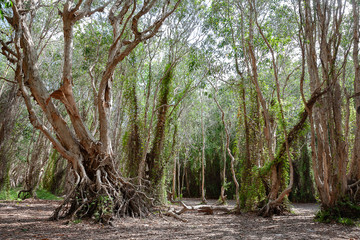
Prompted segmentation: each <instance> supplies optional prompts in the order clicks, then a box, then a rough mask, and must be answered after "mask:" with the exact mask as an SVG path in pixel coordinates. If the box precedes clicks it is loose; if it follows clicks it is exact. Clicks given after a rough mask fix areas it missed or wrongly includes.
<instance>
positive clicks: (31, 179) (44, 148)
mask: <svg viewBox="0 0 360 240" xmlns="http://www.w3.org/2000/svg"><path fill="white" fill-rule="evenodd" d="M33 134H35V133H33ZM49 151H50V144H49V143H48V141H47V139H46V137H45V136H44V135H43V134H42V133H40V134H39V135H38V137H37V140H36V142H35V143H34V145H33V147H32V153H31V157H30V159H28V162H27V172H26V177H25V184H24V190H22V191H20V192H19V194H18V196H19V197H21V192H27V193H29V195H30V197H36V189H37V187H38V185H39V183H40V180H41V177H42V175H43V171H44V169H43V167H44V165H45V164H46V162H47V160H48V158H49ZM21 198H22V197H21Z"/></svg>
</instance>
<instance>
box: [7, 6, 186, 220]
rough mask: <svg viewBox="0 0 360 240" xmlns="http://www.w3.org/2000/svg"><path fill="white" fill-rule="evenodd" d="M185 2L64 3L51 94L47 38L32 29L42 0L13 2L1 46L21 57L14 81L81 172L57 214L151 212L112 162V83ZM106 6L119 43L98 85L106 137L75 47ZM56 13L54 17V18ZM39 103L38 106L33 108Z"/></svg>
mask: <svg viewBox="0 0 360 240" xmlns="http://www.w3.org/2000/svg"><path fill="white" fill-rule="evenodd" d="M179 4H180V1H176V2H175V3H172V2H170V1H167V2H164V3H163V2H161V1H157V0H152V1H143V2H140V3H138V2H136V1H130V0H128V1H120V0H118V1H108V2H106V3H104V4H102V5H96V4H95V3H94V2H93V1H92V0H86V1H81V0H80V1H78V2H73V1H65V2H64V4H63V8H62V10H61V11H59V14H60V16H61V19H62V33H63V37H64V48H63V59H64V61H63V68H62V76H61V86H60V88H59V89H57V90H55V91H54V92H52V93H49V91H48V89H47V87H46V81H45V79H42V78H41V75H40V74H39V68H40V67H41V66H39V65H38V61H39V58H40V57H41V53H42V51H41V49H42V48H44V47H46V43H44V42H41V41H40V44H39V45H35V39H34V36H33V31H32V27H33V25H32V22H33V21H36V16H37V15H36V14H37V13H38V12H40V10H42V9H43V8H44V7H43V5H42V3H41V2H40V1H38V2H35V1H34V2H33V1H30V2H26V3H25V2H24V1H22V0H18V1H16V2H14V4H13V6H12V15H8V16H5V18H6V20H7V23H8V24H9V25H10V26H11V28H12V29H13V31H14V32H15V34H14V39H11V40H12V41H10V42H9V43H8V44H7V43H4V42H2V45H3V47H5V48H6V51H5V56H6V57H7V58H8V60H9V61H10V62H11V61H13V60H14V59H16V61H15V62H14V65H15V66H14V69H15V80H16V82H17V83H18V85H19V88H20V91H21V94H22V96H23V98H24V101H25V104H26V107H27V110H28V113H29V118H30V122H31V124H32V125H33V126H34V127H35V128H36V129H39V130H40V131H41V132H42V133H43V134H44V135H45V136H46V137H47V138H48V139H49V140H50V141H51V143H52V144H53V146H54V148H55V149H56V150H57V151H58V152H59V153H60V154H61V155H62V156H63V157H64V158H65V159H67V160H68V161H69V163H71V166H72V169H73V172H74V174H75V176H76V182H75V186H74V188H73V190H72V191H71V193H70V194H69V195H68V196H67V197H66V199H65V200H64V202H63V203H62V204H61V205H60V206H59V207H58V208H57V209H56V210H55V212H54V215H53V218H54V219H58V218H59V217H60V216H71V217H84V216H92V215H93V214H94V213H95V212H98V213H99V216H100V217H99V220H101V221H104V222H109V221H110V219H111V217H112V216H123V215H135V216H142V215H144V214H146V213H147V212H148V205H149V200H148V198H147V197H146V196H145V194H144V193H143V192H142V191H141V190H140V189H138V187H137V186H135V185H133V184H132V183H130V182H128V181H127V180H126V179H125V178H123V177H122V176H121V175H120V174H119V173H118V171H117V169H116V167H115V163H114V161H113V159H114V156H113V148H112V144H111V136H110V131H111V128H110V123H109V118H110V114H111V101H112V98H111V87H112V82H113V74H114V71H115V69H116V67H117V66H118V64H119V63H120V62H121V61H123V59H124V58H125V57H126V56H128V55H129V54H130V53H131V51H132V50H133V49H134V48H135V47H136V46H137V45H138V44H139V43H141V42H143V41H146V40H148V39H150V38H152V37H153V36H154V35H155V34H156V33H157V32H158V31H159V29H160V27H161V26H162V24H163V22H164V21H165V19H166V18H167V17H168V16H169V15H171V14H172V13H173V12H174V11H175V9H176V8H177V7H178V6H179ZM104 9H107V11H108V13H109V14H108V18H109V21H110V23H111V26H112V33H113V41H112V43H111V46H110V48H109V51H108V59H107V62H106V66H105V70H104V72H103V74H102V76H101V80H100V83H99V85H98V86H96V88H97V89H96V90H97V96H96V98H97V99H96V100H97V106H96V107H97V112H98V121H99V128H98V131H99V139H96V138H95V137H94V136H93V135H92V133H90V131H89V129H88V127H87V126H86V125H85V124H84V121H83V119H82V117H81V114H80V112H79V109H78V107H77V103H76V100H75V97H74V93H73V86H74V85H75V82H74V79H73V74H72V66H73V48H72V46H73V35H74V25H75V24H76V23H77V22H79V21H80V20H82V19H83V18H85V17H94V16H96V14H98V13H100V12H102V11H103V10H104ZM150 11H155V12H156V13H157V15H155V14H153V13H152V16H153V17H152V19H151V20H152V21H151V22H148V23H145V22H143V21H142V19H143V17H144V16H145V15H147V14H149V13H150ZM52 17H53V16H51V15H50V16H49V19H51V18H52ZM140 29H141V30H140ZM51 30H52V29H50V31H51ZM50 37H51V36H50ZM11 44H12V45H11ZM9 45H11V46H9ZM29 92H30V93H29ZM56 101H60V102H61V103H62V105H63V106H64V107H65V109H66V113H67V116H68V119H69V120H67V119H65V118H64V117H63V116H62V115H61V114H60V112H59V110H58V107H57V104H56ZM34 102H36V104H38V105H39V107H34V106H33V104H34ZM37 112H41V113H42V114H43V115H44V116H45V118H46V120H47V121H48V122H49V124H50V125H51V127H52V129H51V130H50V129H48V128H47V127H46V125H45V124H44V123H43V122H42V121H41V120H40V118H39V116H38V113H37ZM72 129H73V130H72ZM52 131H53V132H52Z"/></svg>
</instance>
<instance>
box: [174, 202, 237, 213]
mask: <svg viewBox="0 0 360 240" xmlns="http://www.w3.org/2000/svg"><path fill="white" fill-rule="evenodd" d="M179 202H180V203H181V205H182V206H183V208H182V209H181V210H180V211H177V212H176V211H175V213H176V214H178V215H180V214H182V213H184V212H188V211H196V212H199V213H206V214H209V215H213V214H214V212H225V213H229V212H231V210H230V209H229V208H227V207H224V206H213V205H198V206H188V205H186V204H185V203H183V202H182V201H179Z"/></svg>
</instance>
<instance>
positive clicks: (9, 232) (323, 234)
mask: <svg viewBox="0 0 360 240" xmlns="http://www.w3.org/2000/svg"><path fill="white" fill-rule="evenodd" d="M184 202H185V203H186V204H189V205H194V204H198V203H199V202H200V200H197V199H195V200H194V199H186V200H185V201H184ZM210 203H214V201H210ZM58 204H59V202H57V201H44V200H25V201H22V202H19V203H18V202H0V239H43V240H45V239H51V240H53V239H228V240H230V239H360V228H359V227H348V226H343V225H338V224H321V223H315V222H314V221H313V217H314V214H315V212H316V211H317V209H318V206H317V205H316V204H294V208H293V212H294V214H289V215H286V216H276V217H273V218H262V217H258V216H256V215H255V214H253V213H243V214H241V215H231V214H230V215H229V214H222V213H216V214H214V215H203V214H201V213H195V212H186V213H184V214H182V215H181V217H182V218H183V219H186V220H187V222H182V221H179V220H176V219H175V218H172V217H165V216H163V217H160V216H158V215H154V216H151V217H149V218H146V219H134V218H126V219H121V220H116V221H115V222H114V227H111V226H103V225H101V224H94V223H93V222H92V221H81V222H80V223H68V222H67V221H66V220H60V221H55V222H54V221H49V220H48V219H49V217H50V215H51V213H52V211H53V210H54V208H55V207H56V206H57V205H58ZM232 204H233V202H230V206H231V205H232ZM172 207H175V208H176V209H181V207H180V206H172Z"/></svg>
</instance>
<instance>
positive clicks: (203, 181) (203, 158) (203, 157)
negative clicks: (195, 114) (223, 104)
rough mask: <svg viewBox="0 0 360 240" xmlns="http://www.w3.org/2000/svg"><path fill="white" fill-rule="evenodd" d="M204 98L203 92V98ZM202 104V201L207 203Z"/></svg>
mask: <svg viewBox="0 0 360 240" xmlns="http://www.w3.org/2000/svg"><path fill="white" fill-rule="evenodd" d="M202 98H203V94H201V100H202ZM200 104H201V136H202V147H201V202H202V203H203V204H206V203H207V201H206V198H205V127H204V112H203V104H202V101H200Z"/></svg>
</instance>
